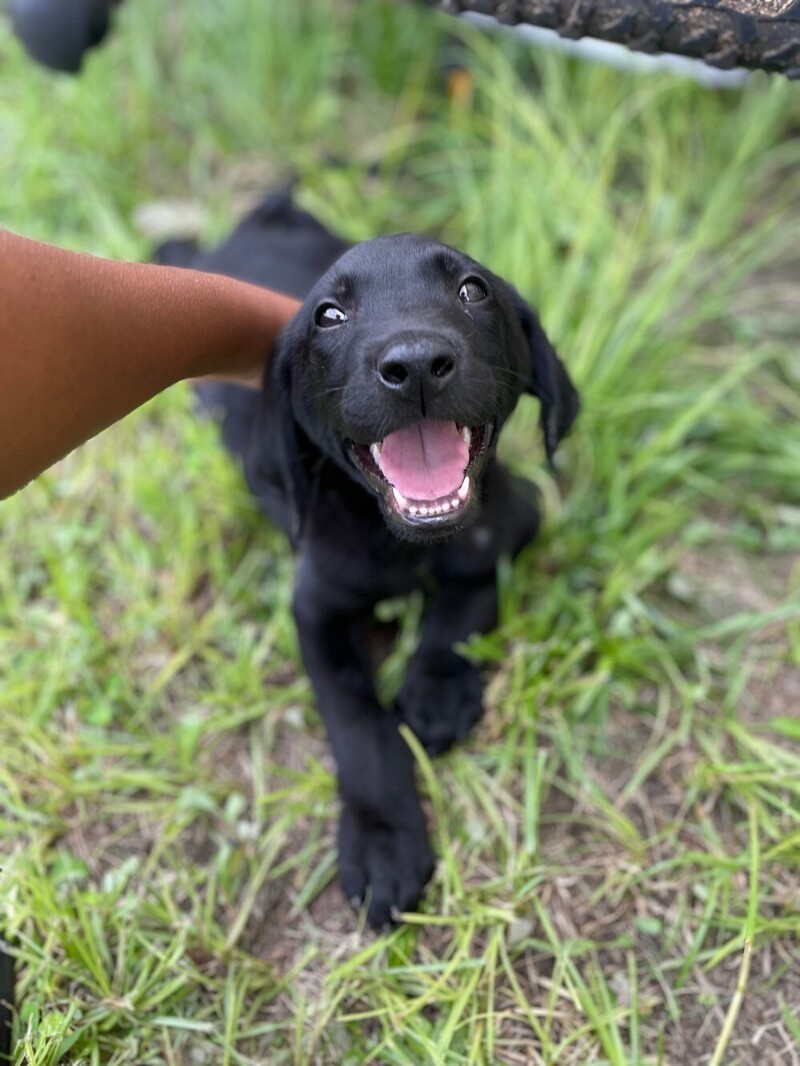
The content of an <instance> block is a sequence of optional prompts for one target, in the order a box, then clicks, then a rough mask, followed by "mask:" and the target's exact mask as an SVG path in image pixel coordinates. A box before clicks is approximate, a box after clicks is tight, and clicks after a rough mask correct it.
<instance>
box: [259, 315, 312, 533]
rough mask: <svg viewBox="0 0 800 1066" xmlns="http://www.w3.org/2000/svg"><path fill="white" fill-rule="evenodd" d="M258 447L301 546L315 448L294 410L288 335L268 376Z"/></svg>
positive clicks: (289, 527)
mask: <svg viewBox="0 0 800 1066" xmlns="http://www.w3.org/2000/svg"><path fill="white" fill-rule="evenodd" d="M261 398H262V406H261V416H260V418H259V426H258V434H257V448H256V451H257V453H258V455H259V466H260V468H261V472H262V475H263V476H264V477H268V478H269V479H270V481H272V482H273V484H274V482H275V480H276V477H275V475H276V473H277V475H278V480H279V481H280V486H279V487H280V489H281V490H282V493H283V496H284V499H285V502H286V505H287V506H286V512H287V513H286V514H285V525H286V527H287V532H288V534H289V538H290V539H291V541H292V543H293V544H297V542H298V541H299V539H300V535H301V533H302V530H303V522H304V519H305V515H306V509H307V506H308V500H309V494H310V483H311V464H312V463H313V461H314V455H313V454H311V453H312V452H313V446H312V445H311V444H310V442H309V441H308V439H307V438H306V436H305V434H304V433H303V431H302V430H301V428H300V426H298V424H297V422H296V421H295V418H294V414H293V411H292V353H291V340H290V337H287V336H286V335H284V337H283V338H281V340H280V341H279V342H278V349H277V351H276V353H275V357H274V359H273V364H272V366H271V367H268V368H267V371H266V373H265V375H264V384H263V388H262V397H261Z"/></svg>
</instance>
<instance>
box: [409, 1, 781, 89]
mask: <svg viewBox="0 0 800 1066" xmlns="http://www.w3.org/2000/svg"><path fill="white" fill-rule="evenodd" d="M426 2H427V3H428V6H430V7H435V8H438V9H439V10H441V11H446V12H448V13H449V14H452V15H457V14H461V13H463V12H467V11H470V12H474V13H476V14H480V15H490V16H492V17H494V18H496V19H497V20H498V21H499V22H502V23H505V24H506V25H511V26H514V25H519V24H521V23H528V24H530V25H534V26H540V27H542V28H545V29H552V30H556V31H557V32H558V33H559V34H561V36H563V37H570V38H578V37H597V38H600V39H601V40H605V41H614V42H616V43H618V44H623V45H625V46H626V47H628V48H631V49H633V50H634V51H639V52H674V53H676V54H678V55H683V56H690V57H692V58H695V59H703V60H705V62H706V63H710V64H711V65H712V66H715V67H721V68H722V69H726V70H727V69H730V68H732V67H749V68H751V69H760V70H766V71H769V72H771V73H779V74H785V75H786V77H787V78H800V0H693V2H681V0H426Z"/></svg>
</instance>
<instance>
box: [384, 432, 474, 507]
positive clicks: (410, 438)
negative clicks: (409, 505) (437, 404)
mask: <svg viewBox="0 0 800 1066" xmlns="http://www.w3.org/2000/svg"><path fill="white" fill-rule="evenodd" d="M468 463H469V448H468V447H467V445H466V444H465V443H464V441H463V440H462V439H461V434H460V433H459V432H458V429H457V428H456V424H455V422H418V423H417V424H416V425H415V426H409V427H408V429H400V430H398V431H397V432H396V433H390V434H389V436H388V437H386V439H385V440H384V442H383V447H382V448H381V457H380V468H381V472H382V473H383V476H384V477H385V478H386V480H387V481H390V482H391V483H392V485H394V487H395V488H396V489H397V490H398V491H399V492H401V493H402V494H403V495H404V496H406V497H408V498H410V499H412V500H436V499H438V498H439V497H440V496H450V495H452V494H453V493H454V492H457V491H458V489H459V488H460V487H461V482H462V481H463V480H464V471H465V470H466V468H467V464H468Z"/></svg>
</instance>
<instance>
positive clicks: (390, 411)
mask: <svg viewBox="0 0 800 1066" xmlns="http://www.w3.org/2000/svg"><path fill="white" fill-rule="evenodd" d="M346 248H347V246H346V245H344V244H343V243H342V242H341V241H339V240H338V238H335V237H333V236H332V235H331V234H330V233H328V232H327V231H326V230H324V229H323V228H322V227H321V226H320V225H319V223H318V222H316V221H315V220H314V219H313V218H311V217H310V216H309V215H307V214H305V213H303V212H300V211H298V210H297V209H296V208H294V207H293V205H292V203H291V198H290V196H289V195H288V194H284V195H278V196H275V197H272V198H270V199H269V200H267V201H266V202H265V204H263V205H262V206H261V207H260V208H259V209H257V210H256V211H255V212H254V213H253V214H252V215H250V216H249V217H248V218H246V219H245V220H244V222H243V223H242V224H241V225H240V226H239V228H238V229H237V230H236V231H235V232H234V233H233V235H232V236H231V237H230V239H229V240H228V241H227V242H226V243H225V244H224V245H223V246H222V247H221V248H220V249H218V250H217V251H215V252H212V253H210V254H207V255H197V254H196V252H194V251H193V249H192V248H191V247H187V246H185V245H175V244H172V245H169V246H166V247H165V249H164V251H163V253H162V257H161V258H162V261H169V262H173V263H176V262H178V263H182V264H183V265H187V266H193V267H196V268H201V269H207V270H212V271H217V272H219V273H228V274H232V275H234V276H237V277H240V278H243V279H245V280H248V281H252V282H257V283H260V284H262V285H265V286H268V287H272V288H276V289H279V290H282V291H284V292H289V293H290V294H293V295H297V296H300V297H304V296H306V297H307V298H306V300H305V303H304V304H303V306H302V308H301V309H300V311H299V312H298V314H297V315H296V317H295V318H294V319H293V320H292V322H291V323H290V325H289V326H288V328H287V329H286V330H285V332H284V334H283V335H282V337H281V339H280V342H279V344H278V348H277V352H276V354H275V358H274V360H273V363H272V366H271V368H270V370H269V372H268V374H267V376H266V380H265V383H264V390H263V393H262V395H261V396H260V397H259V396H258V394H257V393H255V392H248V391H247V390H245V389H242V388H239V387H237V386H233V385H216V386H206V387H204V388H203V389H202V390H201V396H202V399H203V401H204V403H205V404H206V405H208V406H209V407H211V408H214V409H216V410H217V412H218V413H219V414H220V415H221V418H222V429H223V435H224V438H225V441H226V443H227V445H228V446H229V447H230V448H231V450H232V451H234V452H235V453H236V454H237V455H238V456H239V457H240V459H241V460H242V463H243V465H244V471H245V475H246V477H247V480H248V483H249V485H250V488H251V489H252V491H253V493H254V494H255V495H256V496H257V498H258V499H259V501H260V503H261V505H262V507H263V509H264V511H265V512H266V513H267V515H268V516H269V517H270V518H271V519H272V520H273V521H275V522H276V523H277V524H278V525H279V526H280V527H281V528H282V529H283V530H284V531H286V533H287V534H288V536H289V537H290V539H291V541H292V544H293V546H294V548H295V551H296V553H297V556H298V565H297V578H296V586H295V593H294V614H295V619H296V622H297V628H298V633H299V638H300V646H301V650H302V654H303V659H304V661H305V665H306V668H307V670H308V673H309V676H310V678H311V682H312V684H313V687H314V691H315V694H316V697H317V702H318V705H319V708H320V711H321V712H322V716H323V718H324V720H325V725H326V728H327V731H328V736H329V738H330V742H331V745H332V748H333V753H334V756H335V759H336V764H337V768H338V775H339V791H340V794H341V800H342V816H341V823H340V828H339V863H340V874H341V880H342V884H343V886H344V890H345V892H346V893H347V896H348V898H349V899H350V900H351V901H352V902H353V903H354V904H360V903H361V901H362V900H364V899H366V900H367V901H368V911H367V916H368V919H369V921H370V922H371V923H372V924H374V925H377V926H382V925H384V924H385V923H387V922H388V921H389V920H390V919H391V917H392V916H393V915H394V914H395V913H396V912H397V911H402V910H408V909H410V908H413V907H414V906H415V905H416V904H417V902H418V900H419V898H420V895H421V893H422V891H423V888H424V886H425V884H426V882H427V881H428V879H429V877H430V875H431V871H432V868H433V860H432V855H431V850H430V846H429V843H428V835H427V831H426V826H425V818H424V815H423V812H422V809H421V807H420V803H419V799H418V797H417V792H416V788H415V784H414V764H413V760H412V757H411V754H410V752H409V749H408V747H407V745H406V743H405V742H404V740H403V739H402V737H401V735H400V733H399V732H398V728H397V727H398V724H399V723H400V722H406V723H407V724H408V726H409V727H410V728H411V729H412V730H413V732H414V733H415V734H416V736H417V737H418V738H419V740H420V742H421V743H422V744H423V745H424V746H425V748H426V749H427V750H428V751H429V752H430V753H432V754H436V753H438V752H442V751H444V750H446V749H447V748H448V747H450V745H451V744H453V742H454V741H456V740H459V739H461V738H462V737H463V736H464V735H465V734H466V732H467V731H468V729H469V728H470V727H471V726H472V725H473V724H474V723H475V722H476V721H477V720H478V718H479V717H480V714H481V681H480V677H479V673H478V670H477V669H476V667H475V666H473V665H472V664H470V663H469V662H467V660H465V659H464V658H462V657H461V656H460V655H458V654H457V653H456V652H455V651H454V650H453V649H454V645H456V644H458V643H459V642H460V641H463V640H465V639H466V638H467V637H469V636H470V634H472V633H482V632H486V631H487V630H489V629H491V628H492V626H493V625H494V624H495V621H496V611H497V593H496V586H495V568H496V565H497V561H498V558H499V557H500V556H501V555H502V554H508V555H512V556H513V555H514V554H516V553H517V552H518V551H519V550H520V549H521V548H522V547H523V546H524V545H525V544H527V543H528V542H529V541H530V540H531V539H532V538H533V537H534V536H535V534H536V531H537V528H538V514H537V511H536V508H535V506H534V505H533V504H532V503H531V502H530V497H531V493H530V492H529V493H525V492H524V491H523V492H522V493H520V492H518V491H515V479H514V478H512V476H511V475H510V474H508V473H507V472H506V471H505V470H504V469H503V468H502V467H501V466H500V465H499V464H498V463H497V462H496V461H495V458H494V448H495V443H496V440H497V435H498V433H499V431H500V428H501V426H502V425H503V422H504V421H505V420H506V418H507V417H508V416H509V415H510V413H511V411H512V410H513V408H514V406H515V404H516V403H517V400H518V399H519V397H520V396H521V395H522V394H523V393H525V392H531V393H533V394H534V395H536V396H537V397H538V398H539V401H540V404H541V424H542V428H543V431H544V444H545V450H546V452H547V455H548V457H549V458H552V456H553V453H554V451H555V448H556V445H557V444H558V442H559V440H560V439H561V438H562V437H563V436H564V434H565V433H566V432H567V430H568V429H569V427H570V425H571V423H572V421H573V419H574V418H575V415H576V414H577V411H578V397H577V394H576V392H575V389H574V388H573V386H572V384H571V382H570V380H569V378H568V376H567V374H566V371H565V370H564V367H563V366H562V364H561V362H560V361H559V359H558V358H557V356H556V353H555V352H554V351H553V348H552V347H551V345H550V344H549V342H548V340H547V338H546V337H545V335H544V333H543V331H542V329H541V327H540V325H539V321H538V319H537V317H536V315H535V314H534V312H533V311H532V310H531V309H530V308H529V307H528V306H527V305H526V304H525V303H524V302H523V300H522V299H521V298H520V296H519V295H518V294H517V293H516V292H515V291H514V289H512V288H511V287H510V286H509V285H508V284H507V283H506V282H504V281H502V280H501V279H500V278H498V277H496V276H495V275H494V274H492V273H491V272H490V271H489V270H486V269H485V268H484V267H482V266H480V265H479V264H478V263H476V262H474V261H473V260H472V259H469V258H468V257H467V256H465V255H463V254H462V253H460V252H457V251H455V250H454V249H452V248H448V247H446V246H445V245H442V244H440V243H438V242H437V241H434V240H430V239H428V238H426V237H420V236H415V235H412V234H403V235H400V236H395V237H383V238H378V239H376V240H372V241H367V242H366V243H364V244H360V245H357V246H355V247H353V248H350V249H348V250H345V249H346ZM320 275H321V276H320ZM309 290H310V291H309ZM415 588H423V589H425V590H426V591H427V592H428V594H429V600H428V605H427V610H426V612H425V617H424V622H423V629H422V636H421V641H420V645H419V647H418V649H417V651H416V653H415V654H414V656H413V658H412V660H411V663H410V666H409V669H408V673H407V676H406V678H405V681H404V683H403V685H402V688H401V690H400V693H399V695H398V697H397V702H396V705H395V707H394V708H393V709H392V710H391V711H387V710H385V709H384V708H382V707H381V706H380V705H379V703H378V700H377V697H376V694H375V689H374V686H373V677H372V666H371V662H370V657H369V654H368V649H367V646H366V644H365V638H364V631H365V626H366V624H367V622H368V621H369V619H370V617H371V615H372V611H373V608H374V606H375V604H376V603H377V602H378V601H379V600H381V599H385V598H387V597H392V596H397V595H400V594H403V593H406V592H409V591H411V590H412V589H415Z"/></svg>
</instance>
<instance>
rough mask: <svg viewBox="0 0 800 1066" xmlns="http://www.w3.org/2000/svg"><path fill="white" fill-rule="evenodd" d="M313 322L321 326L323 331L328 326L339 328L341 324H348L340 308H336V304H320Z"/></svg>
mask: <svg viewBox="0 0 800 1066" xmlns="http://www.w3.org/2000/svg"><path fill="white" fill-rule="evenodd" d="M314 321H315V322H316V323H317V325H318V326H322V328H323V329H325V328H327V327H328V326H341V324H342V323H343V322H348V321H349V319H348V317H347V315H346V314H345V313H344V311H343V310H342V309H341V307H337V306H336V304H322V305H321V306H320V307H318V308H317V313H316V314H315V315H314Z"/></svg>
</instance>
